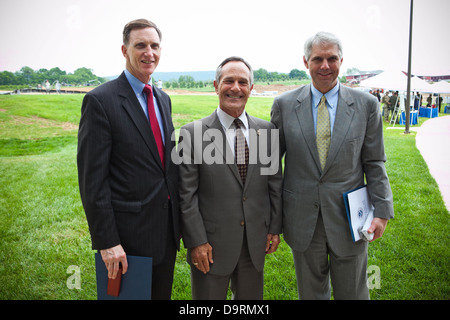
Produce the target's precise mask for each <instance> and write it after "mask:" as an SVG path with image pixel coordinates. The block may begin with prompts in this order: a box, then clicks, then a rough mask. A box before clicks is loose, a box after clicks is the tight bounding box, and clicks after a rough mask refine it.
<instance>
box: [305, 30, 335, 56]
mask: <svg viewBox="0 0 450 320" xmlns="http://www.w3.org/2000/svg"><path fill="white" fill-rule="evenodd" d="M321 44H322V45H323V44H334V45H337V47H338V52H339V58H340V59H342V43H341V40H339V38H338V37H336V36H335V35H334V34H332V33H329V32H318V33H316V34H315V35H314V36H312V37H310V38H309V39H308V40H306V42H305V47H304V51H305V52H304V54H305V59H306V61H309V58H310V56H311V51H312V47H313V46H314V45H321Z"/></svg>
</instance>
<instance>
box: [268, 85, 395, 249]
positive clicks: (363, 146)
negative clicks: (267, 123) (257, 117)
mask: <svg viewBox="0 0 450 320" xmlns="http://www.w3.org/2000/svg"><path fill="white" fill-rule="evenodd" d="M311 97H312V95H311V86H310V85H306V86H303V87H300V88H298V89H295V90H293V91H290V92H287V93H285V94H283V95H281V96H279V97H277V98H276V99H275V101H274V103H273V107H272V113H271V115H272V122H273V123H274V124H275V125H276V126H277V128H278V129H279V130H280V154H281V155H283V154H284V155H285V169H284V180H283V234H284V238H285V240H286V242H287V243H288V244H289V245H290V247H291V248H293V249H294V250H296V251H300V252H303V251H304V250H306V249H307V248H308V246H309V244H310V242H311V239H312V236H313V234H314V230H315V226H316V222H317V217H318V214H319V210H321V212H322V216H323V222H324V226H325V230H326V233H327V239H328V241H329V244H330V246H331V248H332V250H334V251H335V252H336V253H337V254H338V255H355V254H358V253H361V252H363V250H364V249H365V246H366V243H365V242H359V243H353V241H352V238H351V233H350V227H349V224H348V221H347V216H346V212H345V205H344V200H343V193H344V192H346V191H350V190H352V189H355V188H357V187H360V186H362V185H364V184H365V180H364V178H365V179H366V181H367V185H368V190H369V195H370V197H371V200H372V202H373V205H374V207H375V212H374V215H375V217H379V218H386V219H390V218H393V216H394V209H393V201H392V192H391V188H390V185H389V180H388V177H387V174H386V169H385V166H384V162H385V161H386V156H385V153H384V142H383V122H382V118H381V114H380V110H379V104H378V101H377V99H376V98H375V97H373V96H371V95H368V94H366V93H363V92H360V91H357V90H354V89H350V88H347V87H344V86H341V87H340V90H339V100H338V106H337V110H336V118H335V123H334V127H333V134H332V139H331V145H330V149H329V153H328V159H327V162H326V165H325V168H324V170H323V172H322V170H321V167H320V161H319V154H318V151H317V145H316V136H315V132H314V123H313V116H312V107H311Z"/></svg>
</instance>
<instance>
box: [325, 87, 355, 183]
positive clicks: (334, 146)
mask: <svg viewBox="0 0 450 320" xmlns="http://www.w3.org/2000/svg"><path fill="white" fill-rule="evenodd" d="M346 90H347V89H346V88H345V87H344V86H341V87H340V89H339V99H338V106H337V110H336V118H335V120H334V127H333V135H332V138H331V143H330V150H329V151H328V158H327V162H326V164H325V168H324V171H323V173H324V174H325V173H326V171H327V170H328V168H329V167H330V166H331V164H332V163H333V161H334V160H335V158H336V156H337V154H338V152H339V149H340V148H341V146H342V143H344V141H345V137H346V136H347V133H348V130H349V128H350V124H351V122H352V119H353V115H354V113H355V110H354V109H353V108H352V107H351V105H352V104H353V99H352V97H351V95H349V94H348V92H347V91H346Z"/></svg>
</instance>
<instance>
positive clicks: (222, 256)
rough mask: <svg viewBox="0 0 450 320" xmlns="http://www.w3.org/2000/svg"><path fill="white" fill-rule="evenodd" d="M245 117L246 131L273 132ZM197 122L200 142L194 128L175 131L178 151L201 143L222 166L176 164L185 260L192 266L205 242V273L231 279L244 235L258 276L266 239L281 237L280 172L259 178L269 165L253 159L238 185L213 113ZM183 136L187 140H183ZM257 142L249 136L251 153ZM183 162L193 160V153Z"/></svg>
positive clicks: (218, 122)
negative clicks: (209, 260) (208, 253)
mask: <svg viewBox="0 0 450 320" xmlns="http://www.w3.org/2000/svg"><path fill="white" fill-rule="evenodd" d="M247 118H248V123H249V129H255V130H262V129H274V128H275V126H274V125H273V124H272V123H270V122H268V121H264V120H261V119H258V118H255V117H252V116H249V115H247ZM200 121H201V122H197V126H198V125H199V124H200V123H201V131H200V134H201V136H200V140H198V139H199V136H198V131H196V132H195V133H194V131H195V125H194V123H190V124H187V125H186V126H184V127H182V128H181V130H180V142H179V144H178V150H179V151H180V149H183V147H186V146H188V149H191V150H193V148H194V144H195V143H200V147H201V150H200V151H201V152H203V151H204V150H205V148H206V151H205V152H204V153H205V154H211V150H212V149H214V151H213V153H215V156H216V157H217V158H216V159H219V160H221V162H222V164H220V163H212V164H206V163H205V161H204V159H203V161H202V163H201V164H195V163H191V164H188V163H186V162H187V161H183V163H181V164H180V167H179V170H180V180H179V190H180V206H181V212H182V214H181V221H182V222H181V225H182V237H183V242H184V245H185V247H187V248H188V257H187V260H188V262H189V263H192V262H191V257H190V253H191V250H190V249H191V248H193V247H196V246H198V245H201V244H204V243H206V242H209V244H210V245H211V246H212V248H213V251H212V253H213V260H214V263H213V264H212V266H211V269H210V274H215V275H226V274H231V273H232V271H233V270H234V268H235V266H236V264H237V261H238V259H239V256H240V253H241V248H242V243H243V239H244V231H246V236H247V242H248V248H249V251H250V256H251V259H252V262H253V264H254V266H255V267H256V269H257V270H259V271H261V270H263V267H264V259H265V245H266V239H267V234H268V233H273V234H280V233H281V231H282V221H281V218H282V213H281V201H282V200H281V184H282V177H281V169H280V168H278V170H277V171H276V174H274V175H261V168H263V167H267V166H268V165H267V166H266V165H263V164H261V162H260V161H259V159H258V161H257V163H256V164H251V163H250V164H249V167H248V173H247V178H246V182H245V185H243V184H242V181H241V178H240V176H239V172H238V169H237V166H236V164H235V163H234V161H233V163H229V161H228V163H227V161H226V157H227V155H228V157H229V156H230V155H231V159H233V154H232V152H231V149H230V146H229V144H228V143H227V139H226V136H225V132H224V130H223V128H222V125H221V123H220V121H219V118H218V116H217V113H216V111H214V112H213V113H212V114H211V115H210V116H208V117H206V118H204V119H202V120H200ZM197 128H198V127H197ZM210 129H215V130H210ZM216 133H220V135H221V137H217V135H216ZM187 134H188V136H190V137H191V141H186V137H187ZM195 134H197V136H194V135H195ZM196 139H197V140H196ZM260 139H261V137H260V136H259V135H256V134H255V135H250V148H252V147H255V146H257V145H258V144H259V141H260ZM194 140H196V141H195V142H194ZM269 142H270V139H269V140H268V152H271V150H270V143H269ZM223 150H226V152H225V153H224V152H223ZM185 151H186V150H183V153H184V152H185ZM183 156H184V157H185V156H186V155H185V154H183ZM188 158H191V159H193V158H194V153H193V152H192V154H191V157H188Z"/></svg>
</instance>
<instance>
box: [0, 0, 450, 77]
mask: <svg viewBox="0 0 450 320" xmlns="http://www.w3.org/2000/svg"><path fill="white" fill-rule="evenodd" d="M410 2H411V1H410V0H376V1H372V0H309V1H304V0H271V1H266V0H220V1H216V0H191V1H189V0H158V1H154V0H120V1H116V0H72V1H66V0H39V1H32V0H1V2H0V40H1V43H2V44H1V47H0V71H3V70H8V71H12V72H15V71H18V70H20V69H21V68H22V67H23V66H29V67H31V68H33V69H34V70H38V69H40V68H46V69H50V68H53V67H59V68H60V69H62V70H65V71H67V72H73V71H74V70H76V69H77V68H79V67H87V68H90V69H93V71H94V73H95V74H97V75H99V76H110V75H117V74H119V73H120V72H121V71H122V70H123V68H124V66H125V62H124V61H125V60H124V58H123V56H122V53H121V50H120V48H121V45H122V30H123V26H124V25H125V24H126V23H127V22H129V21H130V20H133V19H136V18H147V19H149V20H152V21H154V22H155V23H156V24H157V25H158V26H159V28H160V29H161V30H162V33H163V38H162V57H161V61H160V64H159V66H158V69H157V71H159V72H165V71H211V70H215V69H216V67H217V65H218V64H219V63H220V62H221V61H222V60H223V59H224V58H226V57H228V56H231V55H240V56H242V57H243V58H245V59H246V60H248V61H249V63H250V64H251V65H252V66H253V68H254V69H259V68H265V69H267V70H268V71H278V72H289V71H290V70H292V69H294V68H297V69H300V70H306V69H305V67H304V66H303V62H302V56H303V44H304V41H305V40H306V38H307V37H309V36H311V35H313V34H314V33H316V32H317V31H329V32H333V33H335V34H336V35H337V36H338V37H340V38H341V40H342V42H343V46H344V55H343V56H344V64H343V66H342V69H341V70H343V71H346V70H347V68H351V67H356V68H358V69H361V70H375V69H381V70H388V69H397V70H398V69H402V70H405V71H406V70H407V62H408V41H409V40H408V37H409V18H410ZM449 17H450V1H449V0H414V20H413V21H414V26H413V63H412V66H413V73H415V72H414V71H415V70H416V71H417V72H419V73H420V72H423V71H425V72H436V71H444V72H446V73H447V74H449V73H450V59H449V58H448V57H449V54H450V43H449V39H450V37H449V35H448V30H449V23H450V20H449Z"/></svg>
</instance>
